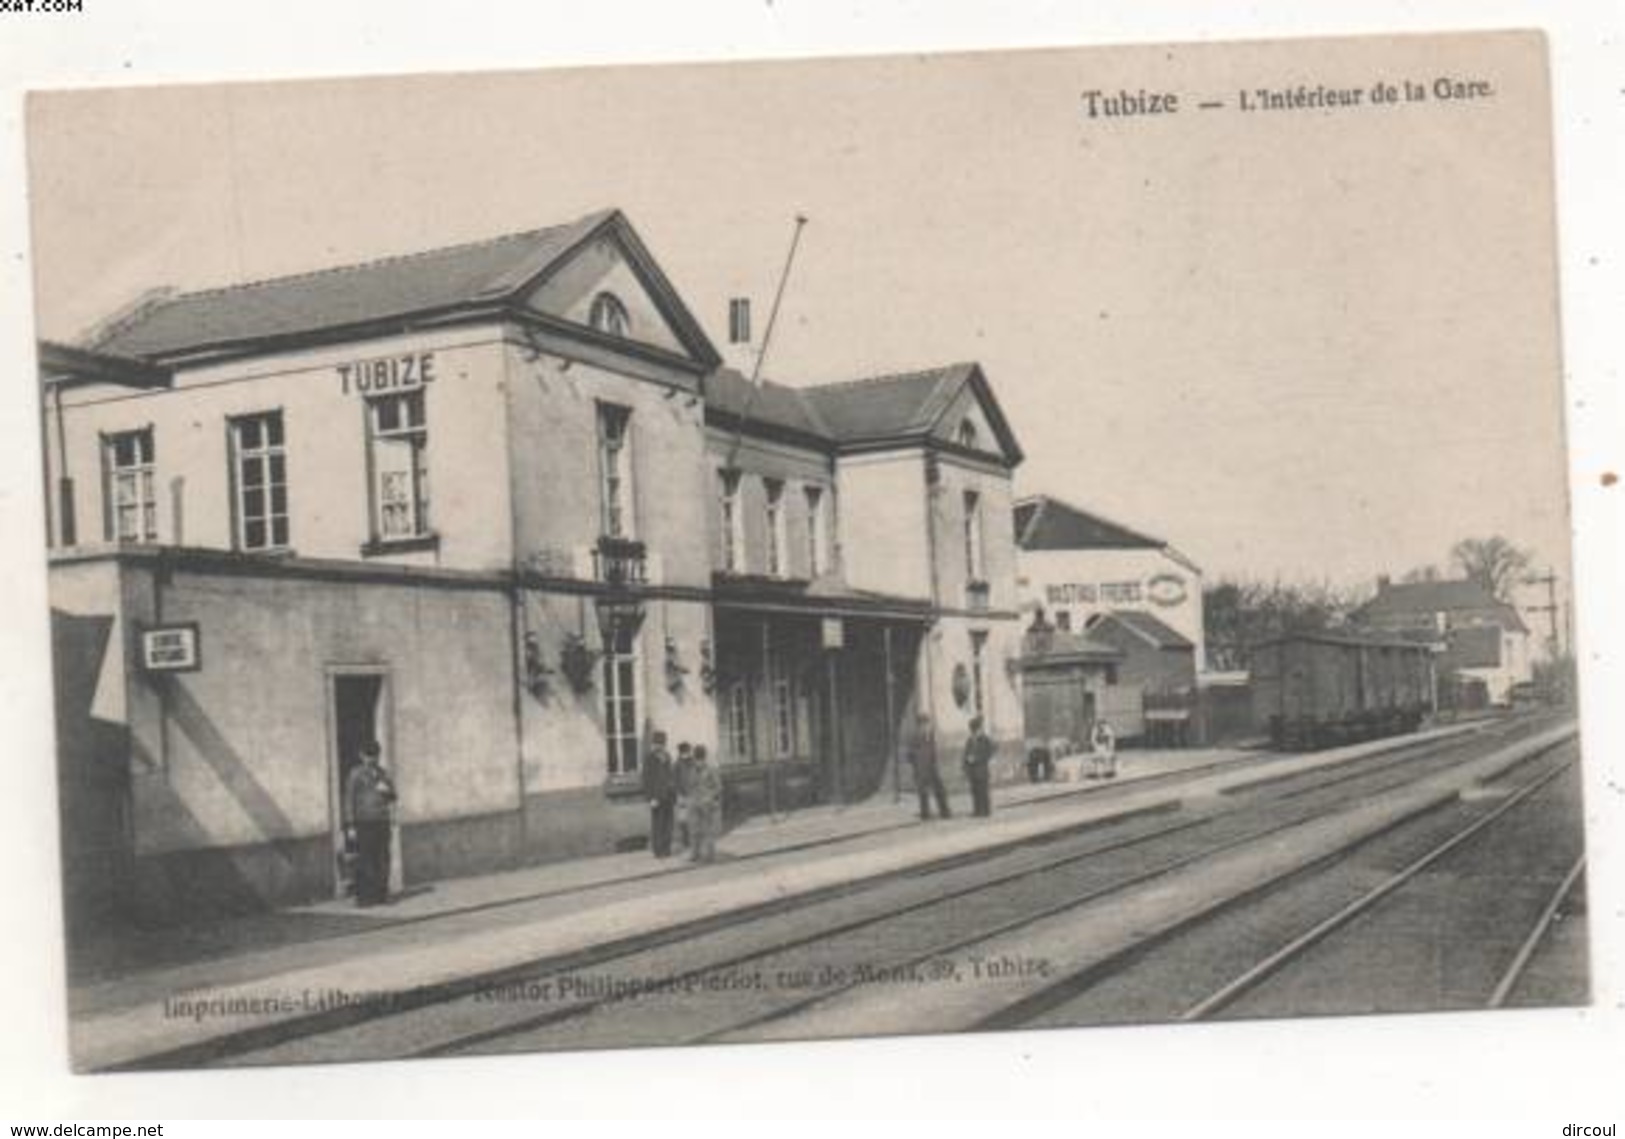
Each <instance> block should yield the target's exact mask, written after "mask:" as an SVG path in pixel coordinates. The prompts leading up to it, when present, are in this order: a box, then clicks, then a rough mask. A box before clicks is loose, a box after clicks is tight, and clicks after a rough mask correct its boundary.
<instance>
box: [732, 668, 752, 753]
mask: <svg viewBox="0 0 1625 1139" xmlns="http://www.w3.org/2000/svg"><path fill="white" fill-rule="evenodd" d="M728 750H729V751H730V752H731V753H732V754H733V756H734V758H735V759H741V760H744V759H749V758H750V689H749V688H748V687H747V686H746V683H745V681H743V680H736V681H734V682H733V683H732V684H731V685H729V686H728Z"/></svg>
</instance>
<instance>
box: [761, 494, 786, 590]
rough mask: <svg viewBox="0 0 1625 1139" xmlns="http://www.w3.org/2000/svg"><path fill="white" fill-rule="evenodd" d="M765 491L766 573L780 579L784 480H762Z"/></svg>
mask: <svg viewBox="0 0 1625 1139" xmlns="http://www.w3.org/2000/svg"><path fill="white" fill-rule="evenodd" d="M762 487H763V489H765V490H766V491H767V572H768V574H769V575H770V576H772V577H782V576H784V572H785V568H786V567H785V564H784V480H782V479H764V480H762Z"/></svg>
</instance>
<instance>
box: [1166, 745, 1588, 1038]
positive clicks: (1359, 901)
mask: <svg viewBox="0 0 1625 1139" xmlns="http://www.w3.org/2000/svg"><path fill="white" fill-rule="evenodd" d="M1578 762H1579V761H1578V760H1577V759H1571V760H1569V761H1567V762H1565V763H1563V764H1561V765H1559V766H1557V767H1554V768H1553V769H1552V770H1551V771H1548V772H1546V773H1545V774H1543V775H1541V776H1540V777H1539V778H1537V779H1535V780H1532V781H1531V782H1530V783H1528V784H1527V785H1525V786H1523V787H1521V788H1519V789H1518V790H1517V791H1516V792H1514V793H1513V794H1512V795H1510V796H1508V798H1507V800H1506V802H1504V803H1501V804H1500V805H1498V806H1497V807H1496V808H1495V809H1494V810H1492V811H1490V812H1489V813H1488V814H1485V815H1482V816H1480V817H1479V818H1478V819H1475V820H1474V821H1473V822H1472V823H1470V824H1468V825H1467V826H1466V827H1463V828H1462V829H1461V830H1459V831H1457V832H1456V833H1455V834H1454V835H1452V836H1451V837H1450V838H1448V839H1446V840H1445V841H1444V842H1442V843H1440V844H1439V845H1438V846H1435V847H1434V848H1433V849H1432V850H1430V851H1429V852H1428V853H1426V854H1424V855H1422V856H1421V857H1420V858H1417V859H1415V860H1413V861H1412V862H1411V863H1410V864H1409V865H1407V866H1405V867H1404V868H1403V869H1401V870H1399V871H1397V872H1396V873H1394V874H1392V875H1390V876H1389V877H1388V878H1387V879H1386V880H1385V881H1383V882H1382V883H1381V884H1380V885H1378V886H1375V887H1373V888H1372V889H1370V890H1368V891H1366V892H1365V893H1364V894H1362V895H1360V896H1359V897H1358V898H1355V899H1354V900H1352V901H1350V902H1349V903H1348V904H1347V905H1345V906H1343V907H1342V908H1341V909H1339V910H1338V911H1337V912H1336V913H1334V914H1332V915H1331V916H1329V917H1327V918H1324V919H1322V920H1321V921H1319V922H1317V923H1316V924H1315V925H1313V926H1311V927H1310V928H1309V929H1308V930H1305V931H1304V932H1303V933H1301V934H1299V935H1298V936H1297V937H1295V938H1293V939H1292V940H1291V941H1289V942H1287V943H1286V944H1285V945H1283V946H1282V947H1281V948H1280V949H1277V950H1276V951H1275V952H1274V953H1271V954H1270V955H1269V956H1268V957H1266V958H1264V959H1263V960H1262V961H1260V962H1258V963H1257V964H1255V965H1253V966H1251V967H1250V968H1248V969H1247V970H1246V971H1245V972H1243V973H1241V974H1239V975H1238V976H1236V977H1235V978H1233V979H1232V980H1230V981H1229V982H1227V983H1226V984H1225V985H1223V986H1222V987H1220V988H1219V989H1217V990H1215V991H1214V992H1213V993H1211V994H1209V995H1208V996H1207V997H1204V998H1203V999H1202V1000H1200V1001H1198V1002H1197V1003H1196V1004H1194V1005H1192V1006H1190V1007H1189V1008H1187V1009H1186V1010H1185V1011H1184V1012H1182V1013H1181V1014H1180V1015H1179V1017H1178V1019H1179V1020H1181V1021H1195V1020H1202V1019H1204V1018H1206V1017H1209V1016H1211V1015H1213V1014H1214V1013H1216V1012H1218V1011H1219V1010H1220V1009H1222V1008H1224V1007H1225V1006H1226V1005H1229V1004H1231V1003H1232V1002H1234V1001H1235V1000H1236V998H1237V997H1239V996H1241V995H1242V994H1243V993H1245V992H1247V991H1248V990H1250V989H1252V988H1254V987H1256V986H1257V985H1258V984H1259V982H1261V981H1263V980H1264V979H1265V978H1266V977H1268V976H1270V975H1271V974H1273V973H1275V972H1276V971H1278V970H1279V969H1280V968H1281V967H1282V966H1283V965H1285V964H1286V963H1287V962H1289V961H1291V960H1293V959H1294V958H1296V957H1298V956H1299V955H1300V954H1302V953H1303V952H1304V951H1305V950H1307V949H1308V948H1309V947H1310V946H1312V945H1314V944H1316V943H1317V942H1319V941H1321V940H1322V939H1323V938H1325V937H1327V936H1328V935H1330V934H1331V933H1333V932H1335V931H1336V930H1338V929H1341V928H1342V927H1344V926H1346V925H1347V924H1348V923H1349V922H1351V921H1353V920H1354V919H1355V918H1357V917H1359V916H1360V915H1361V914H1363V913H1365V912H1366V911H1367V910H1369V909H1370V908H1371V907H1372V906H1374V905H1376V904H1377V903H1378V902H1380V901H1381V900H1382V899H1384V898H1386V897H1387V896H1388V895H1389V894H1392V893H1393V892H1394V891H1395V890H1398V889H1399V888H1400V887H1401V886H1403V885H1405V884H1406V883H1407V882H1409V881H1410V880H1411V879H1413V878H1415V877H1416V876H1417V875H1418V874H1420V873H1422V871H1424V870H1426V869H1427V868H1428V867H1430V866H1432V865H1433V864H1434V863H1435V862H1438V861H1439V860H1440V859H1441V858H1444V857H1445V856H1446V855H1448V854H1449V853H1450V852H1451V851H1453V850H1455V849H1456V848H1457V847H1459V846H1461V845H1462V844H1463V843H1466V842H1468V841H1470V840H1471V839H1473V838H1474V837H1475V836H1477V835H1478V834H1479V833H1480V832H1482V831H1483V830H1485V829H1486V828H1488V827H1490V826H1493V825H1494V824H1495V823H1497V822H1499V821H1500V820H1501V819H1502V818H1503V817H1504V816H1505V815H1507V814H1508V813H1510V812H1511V811H1513V810H1516V809H1517V808H1518V807H1519V806H1521V805H1522V804H1523V803H1524V802H1525V801H1526V800H1527V799H1529V797H1530V796H1532V795H1534V794H1535V793H1536V792H1537V791H1539V790H1541V789H1542V788H1544V787H1545V786H1546V785H1547V784H1548V783H1551V782H1552V781H1553V780H1555V779H1556V778H1557V777H1558V776H1560V775H1562V774H1564V773H1565V772H1567V771H1569V770H1571V769H1572V768H1573V767H1574V766H1575V764H1576V763H1578Z"/></svg>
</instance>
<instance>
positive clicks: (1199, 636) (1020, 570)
mask: <svg viewBox="0 0 1625 1139" xmlns="http://www.w3.org/2000/svg"><path fill="white" fill-rule="evenodd" d="M1015 525H1016V574H1017V578H1016V581H1017V586H1018V593H1019V595H1020V597H1021V603H1022V607H1023V609H1025V610H1027V611H1029V612H1032V611H1037V610H1042V611H1043V612H1044V614H1045V619H1046V620H1047V621H1048V622H1049V623H1050V624H1052V625H1054V626H1055V628H1056V630H1057V631H1060V632H1068V631H1072V632H1082V631H1083V630H1084V629H1085V628H1087V627H1089V626H1090V622H1091V620H1092V619H1094V618H1098V617H1100V616H1103V615H1105V614H1107V613H1117V614H1123V613H1139V614H1145V615H1148V616H1150V617H1152V618H1154V619H1155V620H1156V622H1157V623H1158V624H1159V625H1162V626H1165V627H1167V628H1168V629H1171V630H1172V631H1173V632H1174V633H1176V634H1178V635H1179V636H1181V637H1183V638H1184V639H1185V640H1187V641H1188V642H1190V647H1191V659H1192V660H1193V661H1194V662H1195V667H1197V668H1200V667H1202V662H1203V660H1204V657H1203V629H1202V570H1201V568H1200V567H1199V566H1197V565H1196V563H1195V562H1193V561H1191V560H1190V559H1189V558H1188V557H1186V556H1185V555H1184V554H1182V553H1180V552H1179V551H1178V550H1176V549H1174V547H1172V546H1171V545H1169V544H1168V543H1167V542H1166V541H1164V540H1163V539H1162V538H1158V537H1154V536H1152V535H1150V534H1146V533H1143V532H1141V531H1138V530H1133V529H1130V528H1129V527H1127V526H1124V525H1122V524H1121V523H1118V522H1113V521H1111V520H1110V519H1107V518H1103V517H1102V516H1100V515H1099V514H1095V513H1093V512H1091V511H1088V510H1084V509H1083V508H1081V507H1078V506H1074V505H1072V504H1071V503H1069V502H1065V501H1062V500H1061V499H1059V498H1055V497H1053V496H1051V495H1047V494H1046V495H1036V496H1033V497H1030V498H1023V499H1020V500H1018V501H1017V502H1016V510H1015Z"/></svg>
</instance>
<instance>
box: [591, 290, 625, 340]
mask: <svg viewBox="0 0 1625 1139" xmlns="http://www.w3.org/2000/svg"><path fill="white" fill-rule="evenodd" d="M587 323H588V324H590V325H592V326H593V327H594V328H596V329H597V330H598V331H599V332H607V333H609V334H610V335H611V336H625V335H626V334H627V333H628V332H630V331H631V330H632V318H631V317H629V316H628V315H627V313H626V306H625V305H623V304H622V303H621V298H620V297H618V296H616V295H615V294H614V293H599V294H598V295H597V296H596V297H594V298H593V299H592V307H591V308H590V309H588V310H587Z"/></svg>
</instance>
